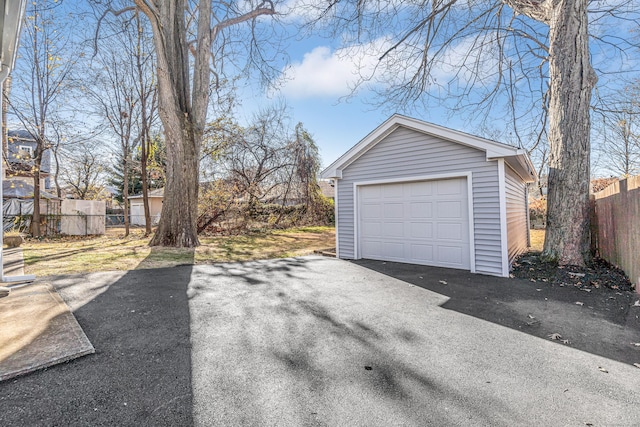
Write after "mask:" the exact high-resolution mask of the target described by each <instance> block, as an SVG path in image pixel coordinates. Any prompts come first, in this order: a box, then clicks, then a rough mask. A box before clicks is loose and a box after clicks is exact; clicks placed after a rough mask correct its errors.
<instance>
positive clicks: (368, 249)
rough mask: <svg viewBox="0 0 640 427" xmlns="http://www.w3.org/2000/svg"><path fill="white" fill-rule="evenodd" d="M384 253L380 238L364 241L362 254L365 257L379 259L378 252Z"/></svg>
mask: <svg viewBox="0 0 640 427" xmlns="http://www.w3.org/2000/svg"><path fill="white" fill-rule="evenodd" d="M380 253H382V242H381V241H380V240H364V241H363V242H362V256H363V257H364V258H372V259H377V258H376V256H377V254H380Z"/></svg>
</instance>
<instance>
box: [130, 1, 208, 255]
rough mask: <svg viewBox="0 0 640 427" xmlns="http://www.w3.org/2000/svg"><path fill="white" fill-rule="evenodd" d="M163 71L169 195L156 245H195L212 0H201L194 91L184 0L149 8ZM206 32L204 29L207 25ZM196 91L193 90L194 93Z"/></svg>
mask: <svg viewBox="0 0 640 427" xmlns="http://www.w3.org/2000/svg"><path fill="white" fill-rule="evenodd" d="M136 3H137V4H138V6H139V7H140V8H141V10H142V11H143V12H145V14H146V15H147V16H148V17H149V18H150V21H151V25H152V28H153V32H154V42H155V45H156V54H157V61H158V64H157V70H158V93H159V98H158V101H159V102H158V106H159V109H158V112H159V115H160V119H161V120H162V123H163V125H164V131H165V138H166V141H167V171H166V186H165V197H164V201H163V204H162V213H161V220H160V224H159V225H158V229H157V230H156V233H155V235H154V237H153V239H152V240H151V242H150V245H151V246H174V247H195V246H198V245H199V244H200V242H199V240H198V234H197V215H198V181H199V158H200V144H201V141H202V134H203V130H204V122H205V118H206V110H207V104H208V102H209V82H210V70H209V60H210V49H209V46H210V36H209V28H210V19H211V3H210V2H208V1H204V2H200V6H199V15H198V21H199V23H198V36H197V48H196V52H197V53H196V58H195V63H194V70H193V92H191V89H192V88H191V87H190V84H189V83H190V81H189V80H190V79H189V77H190V76H189V74H190V73H189V51H188V47H187V39H186V37H187V34H186V23H185V14H184V13H185V3H184V0H176V1H163V2H160V1H157V2H155V5H156V7H155V9H154V10H149V8H148V5H147V4H146V3H145V2H141V1H136ZM203 25H204V26H205V27H206V31H201V27H202V26H203ZM192 94H193V95H192Z"/></svg>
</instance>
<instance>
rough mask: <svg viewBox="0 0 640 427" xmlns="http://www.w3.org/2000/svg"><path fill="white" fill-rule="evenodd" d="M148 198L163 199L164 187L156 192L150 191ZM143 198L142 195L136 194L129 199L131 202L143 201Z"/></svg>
mask: <svg viewBox="0 0 640 427" xmlns="http://www.w3.org/2000/svg"><path fill="white" fill-rule="evenodd" d="M148 196H149V198H153V197H156V198H160V199H161V198H163V197H164V187H162V188H157V189H155V190H152V191H149V194H148ZM142 198H143V196H142V194H135V195H133V196H129V197H128V199H129V200H131V199H142Z"/></svg>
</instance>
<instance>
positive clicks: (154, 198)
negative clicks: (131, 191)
mask: <svg viewBox="0 0 640 427" xmlns="http://www.w3.org/2000/svg"><path fill="white" fill-rule="evenodd" d="M163 200H164V188H158V189H157V190H152V191H149V213H150V215H151V224H152V225H156V224H158V222H159V221H160V213H161V212H162V201H163ZM129 206H130V214H131V215H130V216H131V224H132V225H145V223H146V221H145V219H144V201H143V199H142V194H137V195H135V196H129Z"/></svg>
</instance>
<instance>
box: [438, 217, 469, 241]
mask: <svg viewBox="0 0 640 427" xmlns="http://www.w3.org/2000/svg"><path fill="white" fill-rule="evenodd" d="M464 234H465V233H464V230H463V229H462V224H460V223H449V224H447V223H442V222H440V223H438V239H442V240H453V241H457V242H461V241H462V239H463V237H464Z"/></svg>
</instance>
